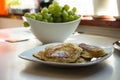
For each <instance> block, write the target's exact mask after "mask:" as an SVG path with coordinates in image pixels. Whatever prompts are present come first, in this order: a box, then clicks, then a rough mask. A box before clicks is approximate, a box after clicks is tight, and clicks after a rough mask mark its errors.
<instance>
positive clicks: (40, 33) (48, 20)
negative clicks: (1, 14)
mask: <svg viewBox="0 0 120 80" xmlns="http://www.w3.org/2000/svg"><path fill="white" fill-rule="evenodd" d="M75 12H76V8H75V7H73V8H72V9H70V7H69V5H64V6H60V5H59V4H58V2H57V1H53V2H52V4H50V5H49V6H48V8H46V7H45V8H42V9H41V11H40V12H38V13H25V14H24V17H25V18H26V20H27V22H26V21H25V22H24V26H26V27H27V26H29V25H30V26H31V31H32V32H33V34H34V35H35V36H36V38H37V39H39V40H40V41H41V42H43V43H51V42H64V41H65V40H66V39H67V38H68V37H69V36H70V35H71V34H72V33H73V32H74V31H75V30H76V28H77V27H78V25H79V23H80V20H81V16H80V15H77V14H76V13H75Z"/></svg>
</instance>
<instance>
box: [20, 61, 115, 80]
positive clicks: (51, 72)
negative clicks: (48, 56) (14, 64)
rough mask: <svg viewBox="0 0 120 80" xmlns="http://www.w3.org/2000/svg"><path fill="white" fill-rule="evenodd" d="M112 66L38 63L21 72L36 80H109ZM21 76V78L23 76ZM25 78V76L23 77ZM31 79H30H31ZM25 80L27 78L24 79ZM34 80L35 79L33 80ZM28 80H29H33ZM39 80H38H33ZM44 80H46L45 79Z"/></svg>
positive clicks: (29, 65) (101, 64)
mask: <svg viewBox="0 0 120 80" xmlns="http://www.w3.org/2000/svg"><path fill="white" fill-rule="evenodd" d="M112 73H113V68H112V66H110V65H108V64H106V63H105V62H102V63H100V64H96V65H91V66H86V67H70V68H67V67H66V68H63V67H53V66H47V65H43V64H39V63H34V62H31V63H30V64H28V65H27V66H26V68H25V69H24V70H23V71H22V74H24V75H30V76H33V77H34V76H35V77H38V78H43V77H45V78H48V80H50V78H51V79H56V78H57V79H59V80H61V79H62V80H66V79H67V80H76V79H82V80H83V79H85V80H86V79H89V80H96V78H97V80H110V77H111V76H112ZM22 74H21V76H23V75H22ZM24 77H25V76H24ZM33 77H32V78H33ZM26 78H27V77H26ZM34 79H35V78H34ZM34 79H30V80H34ZM35 80H39V79H35ZM45 80H46V79H45Z"/></svg>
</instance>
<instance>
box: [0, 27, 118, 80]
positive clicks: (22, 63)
mask: <svg viewBox="0 0 120 80" xmlns="http://www.w3.org/2000/svg"><path fill="white" fill-rule="evenodd" d="M18 31H19V32H18ZM0 34H4V35H3V36H0V80H119V79H120V70H119V67H120V52H119V51H117V50H113V48H112V43H113V42H115V41H117V40H120V39H119V38H115V37H107V36H98V35H90V34H77V33H76V34H74V35H71V36H70V37H69V38H68V39H67V40H66V41H69V42H76V43H88V44H93V45H97V46H100V47H106V48H110V49H111V51H113V55H112V56H111V57H109V58H108V59H107V60H105V61H103V62H101V63H99V64H96V65H92V66H86V67H72V68H60V67H53V66H49V65H43V64H40V63H36V62H32V61H27V60H24V59H21V58H19V57H18V55H19V54H20V53H22V52H23V51H25V50H29V49H32V48H34V47H37V46H40V45H41V42H39V41H38V40H37V39H36V38H35V37H34V36H33V35H32V33H31V31H30V30H29V29H28V28H13V29H3V30H0ZM8 39H11V40H22V39H23V40H24V39H25V40H26V39H29V40H26V41H23V42H14V43H10V42H6V41H5V40H8Z"/></svg>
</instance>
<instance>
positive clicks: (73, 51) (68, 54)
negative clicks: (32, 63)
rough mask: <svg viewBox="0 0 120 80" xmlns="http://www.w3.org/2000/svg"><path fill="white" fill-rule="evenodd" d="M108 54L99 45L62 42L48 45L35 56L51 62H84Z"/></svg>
mask: <svg viewBox="0 0 120 80" xmlns="http://www.w3.org/2000/svg"><path fill="white" fill-rule="evenodd" d="M104 55H106V53H105V51H104V50H103V49H102V48H100V47H97V46H92V45H88V44H85V43H80V44H74V43H61V44H57V45H51V46H47V47H46V48H45V50H44V51H40V52H37V53H34V54H33V56H35V57H37V58H39V59H41V60H44V61H50V62H61V63H82V62H88V61H91V59H92V58H99V57H102V56H104Z"/></svg>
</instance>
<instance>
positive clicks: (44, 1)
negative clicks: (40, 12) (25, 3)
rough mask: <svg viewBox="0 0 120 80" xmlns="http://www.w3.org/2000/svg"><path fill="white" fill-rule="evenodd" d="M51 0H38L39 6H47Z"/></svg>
mask: <svg viewBox="0 0 120 80" xmlns="http://www.w3.org/2000/svg"><path fill="white" fill-rule="evenodd" d="M52 1H53V0H40V8H43V7H48V6H49V5H50V4H51V3H52Z"/></svg>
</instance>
